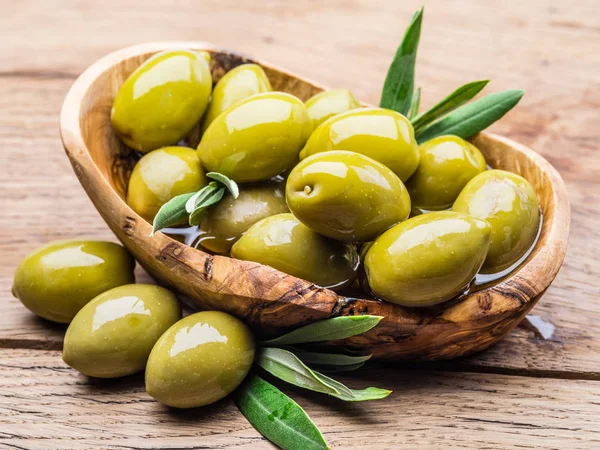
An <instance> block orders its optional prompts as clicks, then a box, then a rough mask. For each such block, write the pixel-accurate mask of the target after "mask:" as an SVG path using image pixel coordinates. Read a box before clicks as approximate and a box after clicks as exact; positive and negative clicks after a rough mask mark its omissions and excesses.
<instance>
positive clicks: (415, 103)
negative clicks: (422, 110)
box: [406, 88, 421, 119]
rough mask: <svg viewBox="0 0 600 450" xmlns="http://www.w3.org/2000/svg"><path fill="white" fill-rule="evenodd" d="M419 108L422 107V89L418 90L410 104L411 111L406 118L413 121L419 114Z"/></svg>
mask: <svg viewBox="0 0 600 450" xmlns="http://www.w3.org/2000/svg"><path fill="white" fill-rule="evenodd" d="M419 106H421V88H417V90H416V91H415V93H414V94H413V97H412V100H411V102H410V109H409V110H408V114H407V115H406V117H408V118H409V119H412V118H413V117H415V116H416V115H417V114H418V113H419Z"/></svg>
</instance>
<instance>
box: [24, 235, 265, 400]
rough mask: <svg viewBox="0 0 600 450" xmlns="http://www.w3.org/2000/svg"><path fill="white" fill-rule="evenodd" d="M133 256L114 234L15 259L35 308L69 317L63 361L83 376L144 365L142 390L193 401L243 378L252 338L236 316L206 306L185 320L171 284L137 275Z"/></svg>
mask: <svg viewBox="0 0 600 450" xmlns="http://www.w3.org/2000/svg"><path fill="white" fill-rule="evenodd" d="M134 268H135V261H134V260H133V258H132V257H131V256H130V255H129V253H127V251H126V250H125V249H124V248H123V247H121V246H120V245H117V244H114V243H112V242H102V241H84V240H69V241H56V242H52V243H50V244H48V245H46V246H44V247H42V248H40V249H38V250H36V251H35V252H33V253H31V254H29V255H28V256H27V257H25V259H24V260H23V261H22V262H21V264H20V265H19V266H18V267H17V271H16V274H15V278H14V284H13V294H14V296H15V297H17V298H19V299H20V300H21V302H22V303H23V304H24V305H25V306H26V307H27V308H28V309H30V310H31V311H32V312H34V313H35V314H37V315H38V316H40V317H43V318H44V319H47V320H51V321H53V322H59V323H65V324H69V326H68V328H67V332H66V334H65V340H64V345H63V360H64V361H65V362H66V363H67V364H68V365H69V366H71V367H73V368H74V369H76V370H78V371H79V372H81V373H83V374H84V375H87V376H90V377H97V378H116V377H123V376H127V375H132V374H134V373H137V372H140V371H143V370H144V369H145V370H146V373H145V382H146V390H147V392H148V393H149V394H150V395H151V396H152V397H154V398H155V399H157V400H158V401H160V402H161V403H164V404H166V405H169V406H174V407H179V408H190V407H196V406H203V405H207V404H209V403H213V402H215V401H217V400H220V399H221V398H223V397H225V396H227V395H229V394H230V393H231V392H232V391H233V390H234V389H235V388H236V387H237V386H238V385H239V384H240V383H241V382H242V381H243V380H244V378H245V377H246V375H247V373H248V372H249V370H250V368H251V367H252V363H253V361H254V354H255V342H254V337H253V336H252V333H251V331H250V329H249V328H248V327H247V326H246V325H245V324H244V323H243V322H241V321H240V320H239V319H236V318H235V317H233V316H230V315H229V314H226V313H223V312H218V311H205V312H199V313H195V314H192V315H189V316H187V317H186V318H184V319H181V309H180V306H179V303H178V301H177V297H176V296H175V295H174V294H173V293H172V292H170V291H169V290H167V289H165V288H162V287H159V286H154V285H148V284H133V283H134V282H135V277H134V273H133V270H134Z"/></svg>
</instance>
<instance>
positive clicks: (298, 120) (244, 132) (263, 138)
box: [198, 92, 312, 183]
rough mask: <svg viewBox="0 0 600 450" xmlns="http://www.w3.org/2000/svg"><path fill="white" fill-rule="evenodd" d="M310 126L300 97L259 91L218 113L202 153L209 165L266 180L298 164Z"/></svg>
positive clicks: (242, 178) (242, 179)
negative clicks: (259, 92)
mask: <svg viewBox="0 0 600 450" xmlns="http://www.w3.org/2000/svg"><path fill="white" fill-rule="evenodd" d="M311 132H312V122H311V119H310V116H309V115H308V111H307V110H306V107H305V106H304V103H302V102H301V101H300V100H299V99H298V98H296V97H294V96H293V95H290V94H285V93H283V92H267V93H263V94H256V95H252V96H250V97H248V98H246V99H244V100H242V101H240V102H239V103H237V104H236V105H234V106H232V107H231V108H229V109H228V110H226V111H225V112H223V113H222V114H220V115H219V116H217V118H216V119H215V120H214V121H213V122H212V123H211V124H210V126H209V127H208V129H207V130H206V132H205V133H204V136H202V140H201V141H200V145H198V157H199V158H200V161H201V162H202V165H203V166H204V167H205V168H206V169H207V170H209V171H212V172H220V173H222V174H223V175H226V176H228V177H229V178H231V179H232V180H234V181H237V182H239V183H248V182H253V181H265V180H268V179H270V178H272V177H274V176H275V175H278V174H280V173H281V172H283V171H285V170H287V169H290V168H292V167H293V166H294V165H295V164H296V162H297V161H298V152H299V151H300V149H301V148H302V146H303V145H304V144H305V142H306V140H307V139H308V137H309V136H310V133H311Z"/></svg>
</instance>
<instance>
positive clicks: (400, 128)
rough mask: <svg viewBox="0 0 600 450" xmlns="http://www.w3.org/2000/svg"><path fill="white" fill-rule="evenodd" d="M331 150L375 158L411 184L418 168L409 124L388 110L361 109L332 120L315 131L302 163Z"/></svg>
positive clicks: (305, 150)
mask: <svg viewBox="0 0 600 450" xmlns="http://www.w3.org/2000/svg"><path fill="white" fill-rule="evenodd" d="M331 150H348V151H351V152H356V153H361V154H363V155H365V156H368V157H369V158H373V159H374V160H375V161H379V162H380V163H381V164H383V165H384V166H387V167H389V168H390V169H391V170H392V172H394V173H395V174H396V175H398V177H399V178H400V179H401V180H402V181H406V180H408V178H409V177H410V176H411V175H412V174H413V173H414V171H415V170H416V169H417V166H418V164H419V147H418V146H417V141H415V132H414V130H413V127H412V125H411V123H410V121H409V120H408V119H407V118H406V117H404V116H403V115H402V114H400V113H397V112H396V111H392V110H389V109H381V108H361V109H355V110H352V111H348V112H345V113H342V114H338V115H336V116H333V117H332V118H330V119H329V120H326V121H325V122H323V123H322V124H321V125H319V126H318V127H317V128H316V129H315V131H314V132H313V134H312V135H311V136H310V139H309V140H308V142H307V143H306V146H305V147H304V148H303V149H302V151H301V152H300V159H304V158H306V157H308V156H310V155H313V154H315V153H320V152H326V151H331Z"/></svg>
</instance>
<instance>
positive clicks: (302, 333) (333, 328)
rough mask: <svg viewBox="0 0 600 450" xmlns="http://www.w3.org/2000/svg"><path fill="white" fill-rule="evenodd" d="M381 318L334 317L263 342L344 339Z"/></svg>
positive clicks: (365, 328) (362, 331)
mask: <svg viewBox="0 0 600 450" xmlns="http://www.w3.org/2000/svg"><path fill="white" fill-rule="evenodd" d="M381 319H383V317H381V316H368V315H365V316H341V317H334V318H333V319H326V320H321V321H319V322H315V323H311V324H309V325H305V326H303V327H300V328H296V329H295V330H294V331H291V332H289V333H287V334H284V335H283V336H280V337H278V338H275V339H271V340H269V341H265V342H263V344H264V345H267V346H273V345H276V346H280V345H294V344H303V343H307V342H321V341H333V340H336V339H345V338H348V337H351V336H356V335H357V334H362V333H364V332H366V331H369V330H370V329H371V328H373V327H374V326H375V325H377V324H378V323H379V321H380V320H381Z"/></svg>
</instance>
